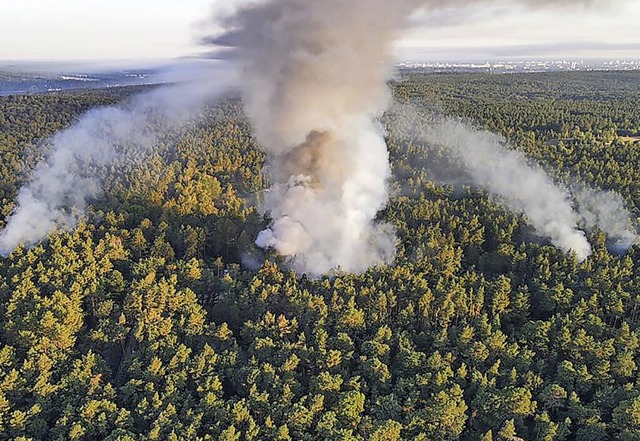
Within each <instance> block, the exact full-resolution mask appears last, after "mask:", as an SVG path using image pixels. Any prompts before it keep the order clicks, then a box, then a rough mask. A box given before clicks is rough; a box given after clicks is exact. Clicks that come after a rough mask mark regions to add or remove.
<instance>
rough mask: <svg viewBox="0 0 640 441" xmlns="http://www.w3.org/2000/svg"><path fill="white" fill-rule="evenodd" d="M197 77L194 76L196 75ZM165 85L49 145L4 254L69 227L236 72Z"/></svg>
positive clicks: (19, 201)
mask: <svg viewBox="0 0 640 441" xmlns="http://www.w3.org/2000/svg"><path fill="white" fill-rule="evenodd" d="M192 73H193V72H192ZM216 76H217V79H214V80H212V79H210V78H211V75H210V78H209V79H207V80H206V81H203V80H199V81H197V82H195V83H193V82H190V83H184V84H176V85H171V86H163V87H160V88H158V89H156V90H153V91H151V92H147V93H143V94H140V95H137V96H135V97H133V99H132V100H131V101H130V102H128V103H127V104H123V105H121V106H112V107H103V108H97V109H93V110H91V111H89V112H87V113H86V114H84V115H83V116H82V118H81V119H80V120H79V121H78V123H76V124H75V125H74V126H72V127H70V128H69V129H66V130H63V131H62V132H59V133H58V134H56V135H55V136H54V137H53V138H52V139H51V148H50V150H49V152H48V153H47V154H46V156H45V158H44V159H43V160H42V161H41V162H40V163H39V164H37V165H36V167H35V169H34V170H33V172H32V173H31V178H30V180H29V181H28V182H27V184H26V185H24V186H23V187H22V188H21V189H20V191H19V192H18V196H17V198H16V207H15V209H14V211H13V213H12V214H11V215H10V216H9V217H8V218H7V225H6V227H5V228H4V230H2V231H1V232H0V254H2V255H8V254H9V253H11V252H12V251H13V250H14V249H15V248H17V247H18V246H19V245H20V244H24V245H25V246H27V247H30V246H32V245H34V244H35V243H37V242H39V241H41V240H43V239H44V238H46V237H47V235H48V234H49V233H51V232H52V231H55V230H56V229H61V230H71V229H73V228H74V227H75V226H76V225H77V223H78V220H79V219H80V218H81V217H82V216H83V215H84V212H85V209H86V206H87V203H88V201H89V200H90V199H91V198H93V197H96V196H98V195H99V194H100V193H101V191H102V183H103V179H104V178H105V177H106V176H107V175H114V174H118V173H119V168H120V166H122V165H123V164H125V163H130V162H133V161H143V160H144V158H145V157H146V156H147V155H148V154H149V153H151V152H152V151H153V149H154V148H155V146H156V143H157V140H158V137H159V136H162V134H165V133H169V132H171V131H174V130H177V129H179V128H180V127H181V126H182V125H183V124H185V123H186V122H187V121H189V120H190V119H191V118H193V117H194V116H195V115H196V114H197V112H198V109H199V108H200V106H201V105H203V104H204V103H205V102H207V101H208V100H210V99H212V97H215V96H217V95H218V94H219V93H222V92H223V91H226V90H227V89H228V88H229V87H230V84H231V80H230V78H231V75H230V74H229V73H228V72H226V73H222V72H220V75H213V77H214V78H215V77H216Z"/></svg>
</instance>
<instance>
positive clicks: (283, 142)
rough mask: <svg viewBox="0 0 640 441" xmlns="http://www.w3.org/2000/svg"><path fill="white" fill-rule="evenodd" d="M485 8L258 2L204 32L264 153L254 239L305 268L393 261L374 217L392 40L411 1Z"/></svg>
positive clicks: (381, 183) (403, 2)
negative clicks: (238, 85)
mask: <svg viewBox="0 0 640 441" xmlns="http://www.w3.org/2000/svg"><path fill="white" fill-rule="evenodd" d="M490 3H493V2H492V1H490V0H489V1H463V0H450V1H443V0H400V1H394V2H390V1H388V0H322V1H320V0H277V1H276V0H271V1H262V2H258V3H252V4H251V5H250V6H248V7H246V8H243V9H241V10H240V11H238V12H236V13H235V14H234V15H233V16H232V17H231V18H229V19H228V20H227V21H226V22H225V23H224V24H223V26H225V27H226V29H228V30H227V31H226V32H225V33H223V34H222V35H220V36H217V37H212V38H210V39H208V42H209V43H212V44H215V45H218V46H226V47H228V48H230V54H231V57H232V58H233V59H234V60H235V61H236V63H237V64H238V65H239V67H240V71H241V72H242V73H243V86H244V90H243V100H244V103H245V108H246V112H247V114H248V116H249V117H250V119H251V121H252V123H253V126H254V128H255V133H256V136H257V138H258V141H259V143H260V144H261V145H262V146H263V148H264V149H265V151H266V152H267V153H268V155H269V167H268V169H269V174H270V178H271V179H272V185H271V188H270V190H269V192H268V194H267V196H266V197H265V204H264V208H265V210H266V211H268V212H269V213H270V214H271V217H272V218H273V225H272V226H271V227H270V228H269V229H267V230H264V231H262V232H261V233H260V235H259V237H258V239H257V241H256V243H257V244H258V245H259V246H261V247H264V248H267V247H271V248H274V249H275V250H276V251H277V252H278V253H280V254H281V255H284V256H289V257H290V258H291V260H292V261H293V263H294V266H295V268H296V269H297V270H298V271H301V272H307V273H311V274H321V273H324V272H327V271H328V270H330V269H332V268H336V267H340V268H341V269H343V270H346V271H362V270H364V269H366V268H368V267H369V266H371V265H374V264H379V263H385V262H389V261H391V260H392V258H393V255H394V242H395V239H394V236H393V234H392V232H391V231H390V228H389V227H388V226H385V225H381V224H379V223H376V222H375V221H374V219H375V216H376V214H377V212H378V211H379V210H380V209H381V208H383V207H384V205H385V203H386V201H387V180H388V178H389V176H390V166H389V161H388V154H387V149H386V145H385V142H384V138H383V131H382V129H381V128H380V127H379V124H378V122H377V120H378V118H379V117H380V116H381V114H382V113H383V112H384V110H385V108H386V107H387V105H388V103H389V91H388V89H387V87H386V81H387V80H388V79H389V78H390V77H391V75H392V73H393V72H392V69H391V66H392V61H393V60H392V58H391V53H392V45H393V43H394V41H395V39H396V38H397V37H398V36H399V33H400V31H402V30H403V29H404V28H405V27H406V25H407V23H408V21H409V19H410V18H411V15H412V13H414V12H415V11H417V10H419V9H420V8H431V9H438V8H445V7H447V8H448V7H458V6H467V5H475V4H478V5H483V4H490ZM522 3H525V4H528V5H529V6H536V5H541V6H543V5H549V4H553V2H552V1H550V0H529V1H524V2H522ZM569 3H585V2H575V1H570V2H569ZM564 4H566V2H564ZM543 223H545V225H546V227H545V228H547V229H548V230H549V234H552V235H553V236H554V237H555V238H556V240H557V241H561V242H562V245H563V246H565V247H573V246H575V247H576V248H577V251H578V254H579V256H580V257H584V256H586V255H587V254H588V253H589V247H588V244H586V242H585V241H584V237H582V235H581V233H580V232H578V231H574V230H572V229H570V230H569V232H566V233H562V232H559V231H557V232H556V231H552V230H556V229H562V226H560V225H552V224H553V222H546V221H543ZM569 233H570V234H569ZM567 235H571V236H572V237H571V238H570V239H567ZM565 239H567V240H569V241H570V242H571V243H572V244H569V243H564V240H565ZM576 244H577V245H576Z"/></svg>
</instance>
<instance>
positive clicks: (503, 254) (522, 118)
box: [0, 72, 640, 441]
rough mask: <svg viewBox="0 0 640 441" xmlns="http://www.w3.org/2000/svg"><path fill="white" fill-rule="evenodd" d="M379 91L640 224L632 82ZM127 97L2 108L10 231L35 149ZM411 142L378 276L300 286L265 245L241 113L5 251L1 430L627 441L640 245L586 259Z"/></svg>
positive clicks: (216, 114) (601, 76)
mask: <svg viewBox="0 0 640 441" xmlns="http://www.w3.org/2000/svg"><path fill="white" fill-rule="evenodd" d="M390 87H391V88H392V92H393V95H394V97H395V100H396V101H398V102H410V103H411V104H412V105H414V106H424V107H425V108H429V109H436V110H437V111H438V112H440V113H442V114H445V115H450V116H456V117H461V118H464V119H465V120H466V121H470V122H471V123H473V124H474V125H475V126H477V127H480V128H484V129H488V130H490V131H492V132H495V133H500V134H502V135H503V136H504V137H506V138H507V139H508V140H509V141H510V145H511V146H513V148H516V149H519V150H521V151H522V152H523V153H524V154H525V155H526V156H527V157H528V158H530V159H531V160H533V161H537V162H538V163H540V164H541V166H542V167H544V168H545V170H547V171H548V173H549V174H550V175H551V176H552V177H553V178H554V179H556V180H558V182H567V181H569V180H571V179H580V180H582V181H584V182H587V183H589V184H590V185H592V186H594V187H596V188H598V189H602V190H615V191H616V192H618V193H619V194H620V195H621V196H622V198H623V200H624V202H625V204H626V206H627V207H628V208H629V211H630V212H631V214H632V216H633V217H634V218H636V220H637V217H638V216H640V168H639V167H638V164H640V141H638V139H640V107H639V106H638V103H640V72H573V73H539V74H533V73H530V74H514V75H490V74H462V73H459V74H421V73H406V74H405V75H404V76H403V77H402V78H401V79H399V80H398V81H396V82H394V83H392V84H391V85H390ZM141 89H142V88H121V89H117V88H116V89H108V90H96V91H77V92H66V93H53V94H42V95H22V96H8V97H0V229H1V228H3V227H4V225H5V220H6V218H7V217H8V216H9V215H10V213H11V212H12V210H13V208H14V198H15V196H16V194H17V192H18V189H19V188H20V186H21V185H22V184H23V183H24V182H25V181H26V180H28V178H29V170H31V169H32V168H33V167H34V165H35V164H36V163H37V161H38V160H39V159H40V158H41V157H42V155H43V151H45V150H46V148H47V144H48V141H47V140H48V139H49V137H51V136H52V135H53V134H54V133H56V132H57V131H59V130H61V129H64V128H66V127H69V126H70V125H72V124H73V123H74V122H75V121H77V120H78V118H79V117H80V116H81V115H82V114H83V113H84V112H85V111H87V110H89V109H92V108H95V107H98V106H106V105H112V104H116V103H118V102H122V101H126V100H128V99H130V97H131V96H133V95H134V94H136V93H138V92H139V91H140V90H141ZM384 120H385V118H383V123H384V122H385V121H384ZM403 135H404V134H403V133H400V132H398V131H397V130H394V127H393V125H392V124H388V126H387V144H388V146H389V150H390V157H391V162H392V165H393V168H394V175H395V177H394V179H393V181H392V182H391V183H390V187H391V192H392V197H391V199H390V201H389V203H388V205H387V207H386V208H385V209H384V210H383V211H382V212H381V213H380V214H379V218H380V219H381V220H385V221H387V222H390V223H392V225H393V226H394V227H395V229H396V232H397V233H396V234H397V238H398V244H397V256H396V260H395V264H394V265H392V266H385V267H376V268H372V269H370V270H368V271H367V272H366V273H364V274H344V273H341V272H340V271H335V272H334V273H332V274H329V275H327V276H324V277H321V278H310V277H307V276H305V275H298V274H296V273H294V272H293V271H291V270H289V269H288V267H287V263H286V262H284V261H282V260H281V258H279V257H278V256H277V255H275V254H274V253H271V252H264V251H262V250H258V249H256V247H255V245H254V240H255V238H256V236H257V234H258V232H259V231H260V230H262V229H263V228H265V227H266V226H267V225H268V223H269V218H268V214H267V215H263V214H261V213H260V212H259V211H258V209H257V208H256V207H257V206H258V205H259V202H260V200H261V198H262V197H263V194H262V193H263V190H264V188H265V185H266V182H265V181H266V178H265V176H263V164H264V159H265V158H264V155H263V153H262V152H261V151H260V150H259V149H258V148H257V146H256V143H255V139H254V138H253V137H252V132H251V127H250V124H249V122H248V121H247V119H246V117H245V116H244V114H243V111H242V105H241V103H240V101H239V100H238V99H235V98H233V97H230V98H228V99H225V100H224V101H222V102H219V103H216V104H212V105H210V106H208V107H207V108H206V109H205V110H204V111H203V112H202V115H200V118H198V119H197V120H195V121H194V122H192V123H190V124H189V125H188V127H187V128H186V129H185V130H183V131H181V132H180V133H176V134H174V135H172V136H165V137H163V138H162V139H160V140H159V145H158V146H157V148H156V149H155V150H154V151H153V153H152V154H150V155H149V157H148V158H147V160H145V161H144V162H142V163H136V164H131V165H130V167H128V168H127V167H124V168H123V169H121V170H120V171H119V173H116V174H114V175H113V176H112V177H110V178H109V179H107V181H108V182H105V184H104V187H105V188H106V189H107V190H106V192H105V193H104V194H101V195H99V196H98V197H96V198H95V199H94V200H92V203H91V206H90V207H89V210H88V212H87V215H86V217H85V219H84V221H83V222H82V223H81V224H80V225H79V226H78V227H77V228H76V229H75V230H73V231H71V232H64V231H59V232H56V233H55V234H52V235H51V236H50V237H49V238H48V239H47V240H46V241H44V242H42V243H40V244H38V245H36V246H34V247H33V248H31V249H26V248H24V247H20V248H18V249H17V250H16V251H14V252H13V253H12V254H11V255H10V256H9V257H8V258H3V257H0V440H22V441H26V440H111V441H115V440H120V441H134V440H221V441H222V440H225V441H226V440H228V441H231V440H282V441H285V440H336V441H337V440H345V441H347V440H377V441H382V440H385V441H394V440H423V441H428V440H429V441H431V440H434V441H445V440H465V441H476V440H482V441H489V440H520V439H522V440H541V441H542V440H545V441H552V440H567V441H569V440H571V441H574V440H575V441H589V440H593V441H603V440H619V441H638V440H640V370H639V369H638V368H639V366H638V365H639V364H640V330H639V326H640V267H639V263H640V247H638V245H634V246H632V247H631V248H630V249H629V251H628V252H627V253H625V254H623V255H615V254H613V253H611V252H610V251H609V250H608V249H607V243H608V238H607V236H606V235H605V234H604V233H603V232H602V231H599V230H598V229H594V230H591V231H588V232H587V235H588V239H589V241H590V243H591V244H592V246H593V254H592V255H591V256H590V257H589V258H587V259H586V260H585V261H583V262H578V260H577V259H576V257H575V255H572V254H570V253H568V254H567V253H563V252H562V251H560V250H559V249H557V248H556V247H554V246H552V245H551V244H550V243H549V242H548V241H547V240H545V239H544V238H541V237H538V236H537V235H536V234H535V231H533V230H532V228H531V227H530V225H529V223H528V222H527V219H526V217H525V216H524V215H523V214H522V213H512V212H509V211H508V210H507V209H506V208H505V207H504V206H503V205H502V204H501V203H500V200H499V199H498V198H496V197H494V196H491V195H488V194H486V193H484V192H483V191H481V190H478V189H476V188H474V187H473V186H469V185H457V184H446V185H440V184H437V183H436V182H435V181H434V180H433V179H432V177H431V176H430V171H429V169H428V168H425V167H424V164H425V163H426V162H429V161H437V160H438V158H430V157H429V155H432V154H433V152H431V151H430V150H425V149H421V148H420V146H418V145H416V144H414V143H412V142H411V140H408V139H406V137H405V136H403Z"/></svg>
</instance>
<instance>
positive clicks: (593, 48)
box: [0, 0, 640, 61]
mask: <svg viewBox="0 0 640 441" xmlns="http://www.w3.org/2000/svg"><path fill="white" fill-rule="evenodd" d="M239 3H240V0H232V1H223V0H217V1H216V0H214V1H212V0H56V1H55V2H52V1H50V0H19V1H4V2H1V3H0V42H2V44H0V61H8V60H12V61H14V60H15V61H25V60H56V61H62V60H75V61H83V60H151V59H154V60H163V59H172V58H179V57H192V56H198V55H199V54H201V53H203V52H204V51H205V50H206V49H205V48H202V47H201V46H199V44H198V39H199V38H200V37H202V36H204V35H207V34H210V33H211V32H214V31H215V29H213V25H212V24H211V20H210V17H211V16H212V15H213V12H214V11H220V10H222V9H223V8H227V9H228V8H231V7H232V5H236V4H239ZM601 3H607V4H611V3H613V2H601ZM615 3H616V4H617V5H616V6H615V7H613V6H611V7H607V6H606V5H604V6H598V7H592V8H584V7H580V8H573V9H569V8H567V7H565V8H563V9H554V10H549V9H544V10H543V9H540V10H535V11H532V10H529V9H525V8H523V7H516V6H509V5H508V3H502V4H499V3H493V4H494V6H492V7H490V8H488V7H482V8H480V7H471V6H468V7H466V8H464V9H454V8H448V9H447V8H445V9H442V10H439V11H437V12H432V13H423V14H419V15H416V17H414V19H413V22H412V26H410V27H409V28H408V29H407V31H406V32H405V33H404V35H402V36H400V38H399V40H398V43H397V45H396V48H395V53H396V57H397V59H398V61H465V60H467V61H487V60H518V59H568V60H582V59H600V60H614V59H640V30H639V26H638V21H639V20H638V19H639V18H640V2H639V1H633V0H628V1H626V2H624V1H621V2H615ZM372 32H375V30H372Z"/></svg>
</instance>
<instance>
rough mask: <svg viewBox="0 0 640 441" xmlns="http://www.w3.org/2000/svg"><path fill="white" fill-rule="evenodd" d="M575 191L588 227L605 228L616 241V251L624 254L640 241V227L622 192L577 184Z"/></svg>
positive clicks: (614, 250) (613, 246) (603, 229)
mask: <svg viewBox="0 0 640 441" xmlns="http://www.w3.org/2000/svg"><path fill="white" fill-rule="evenodd" d="M572 192H573V193H574V195H575V196H574V197H575V200H576V203H577V206H578V213H579V214H580V217H581V218H582V222H583V223H584V225H585V227H587V228H589V229H592V228H594V227H598V228H600V229H601V230H602V231H604V232H605V233H606V234H607V236H609V238H610V239H611V240H612V243H611V245H610V246H609V248H610V249H611V251H612V252H614V253H616V254H623V253H625V252H626V251H627V250H628V249H629V248H630V247H631V246H632V245H634V244H638V243H640V236H639V235H638V231H637V226H636V225H635V224H634V222H633V221H632V220H631V215H630V214H629V212H628V211H627V209H626V208H625V206H624V201H623V200H622V197H621V196H620V195H619V194H617V193H615V192H613V191H597V190H593V189H591V188H588V187H587V186H586V185H584V184H576V185H574V186H573V189H572Z"/></svg>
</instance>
